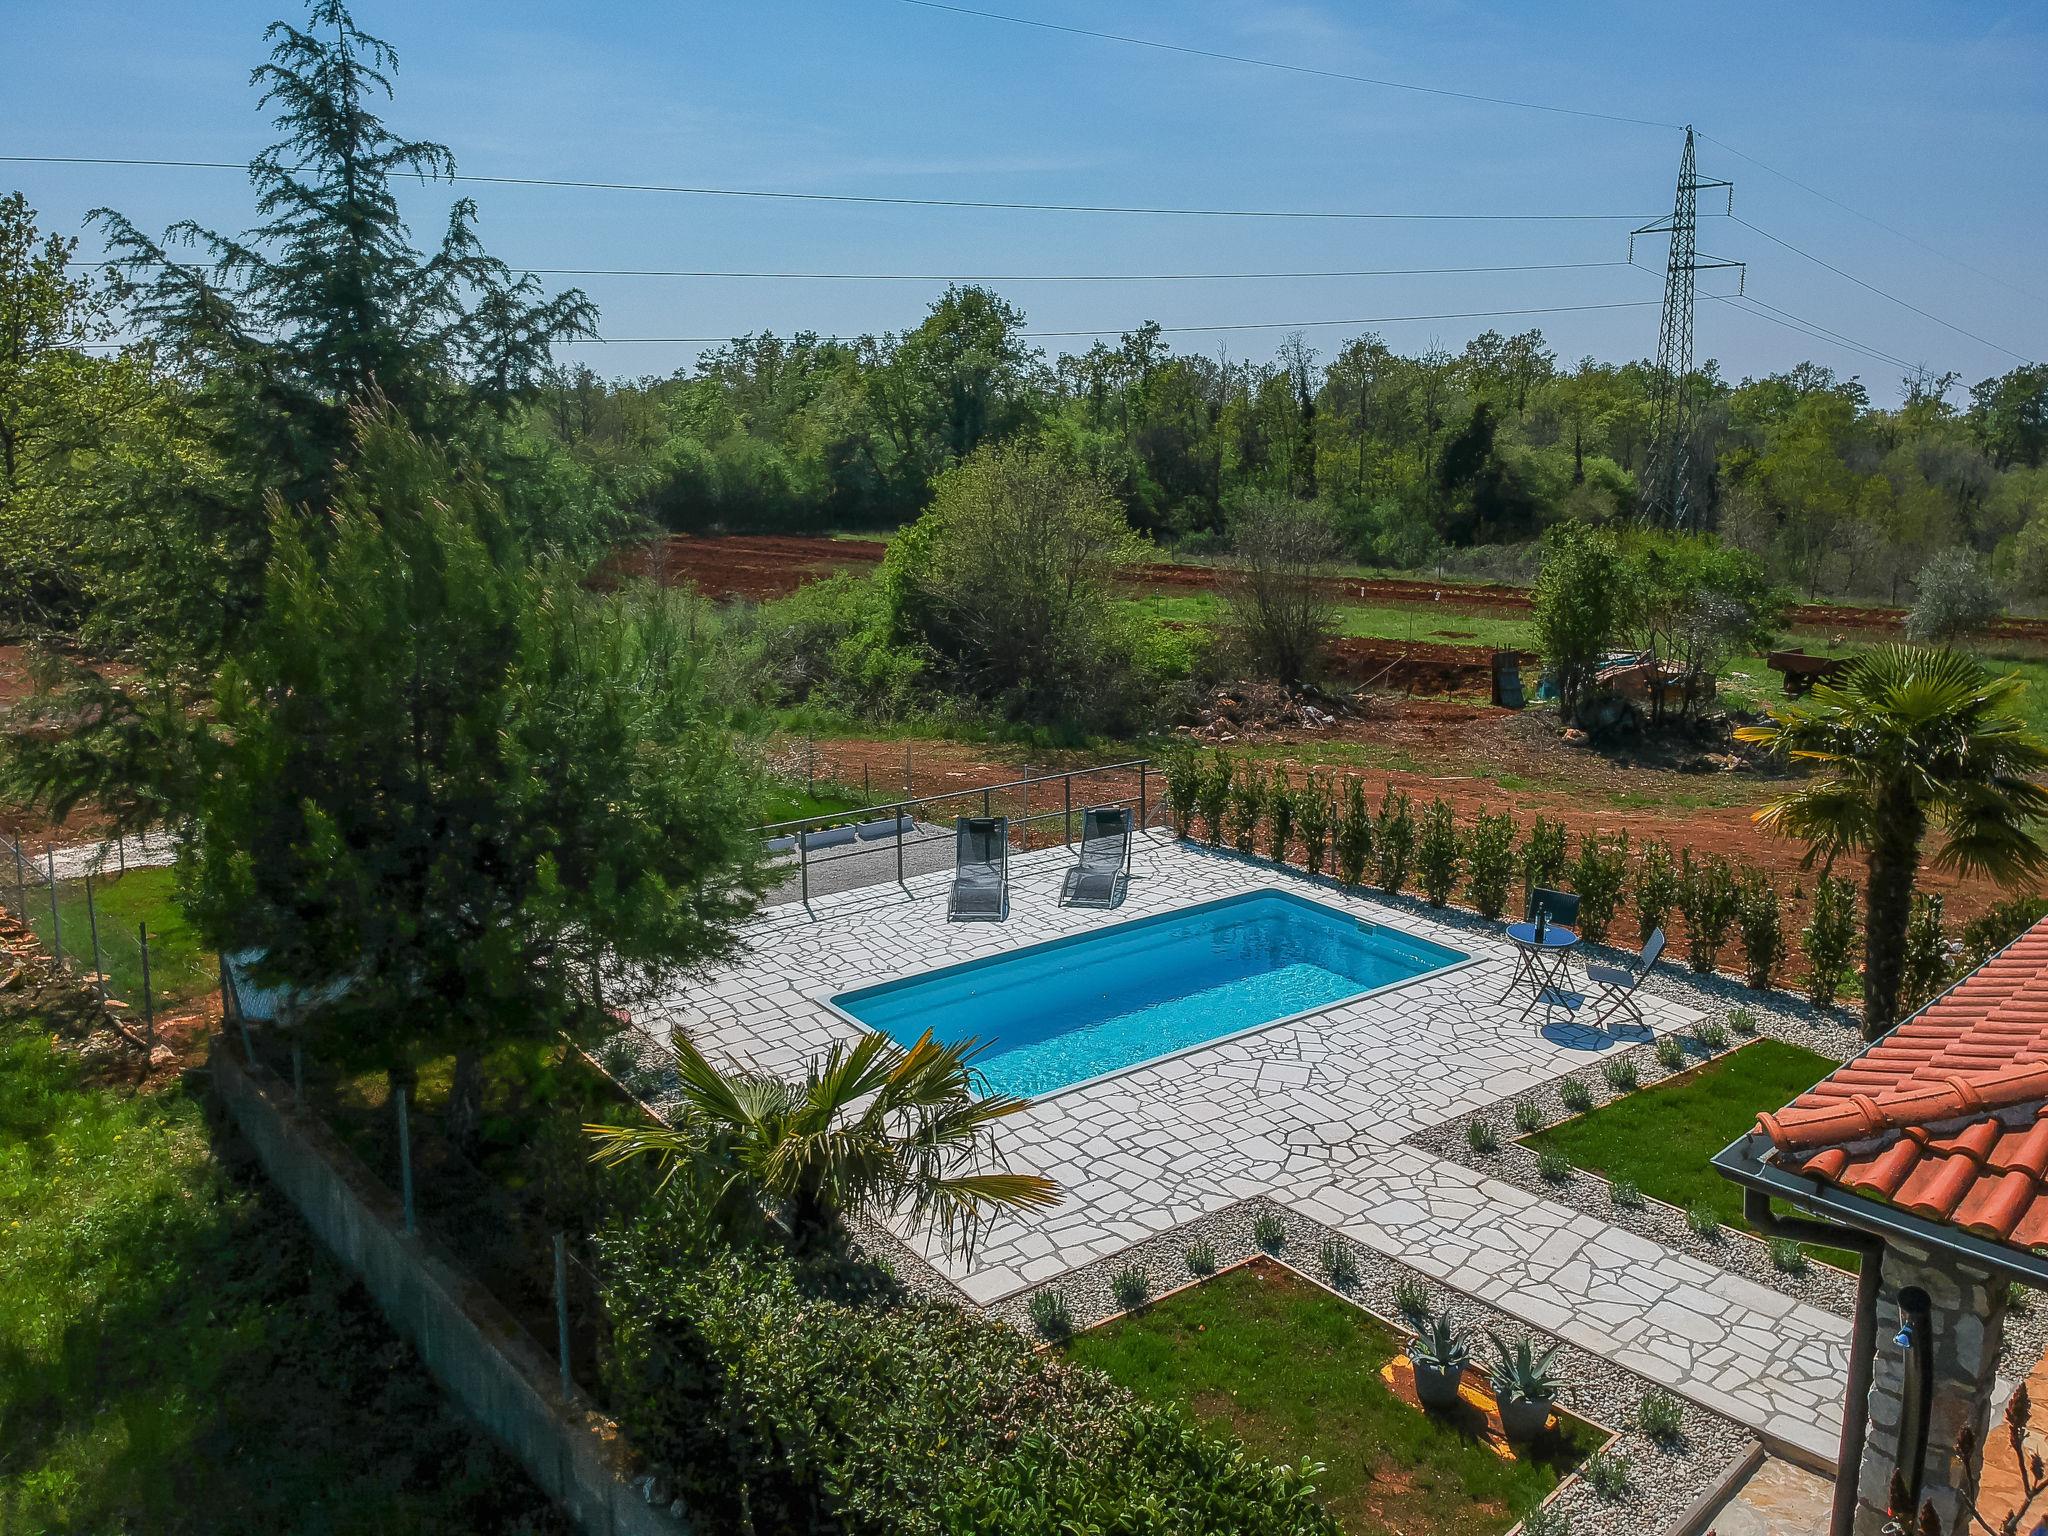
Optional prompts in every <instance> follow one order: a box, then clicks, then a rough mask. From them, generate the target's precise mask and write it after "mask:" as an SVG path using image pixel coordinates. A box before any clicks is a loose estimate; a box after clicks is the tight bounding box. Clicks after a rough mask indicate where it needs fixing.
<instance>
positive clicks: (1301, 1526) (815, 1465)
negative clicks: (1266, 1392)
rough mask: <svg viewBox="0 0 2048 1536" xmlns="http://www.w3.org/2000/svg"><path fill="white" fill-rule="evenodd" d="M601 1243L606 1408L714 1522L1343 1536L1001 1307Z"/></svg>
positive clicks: (768, 1253)
mask: <svg viewBox="0 0 2048 1536" xmlns="http://www.w3.org/2000/svg"><path fill="white" fill-rule="evenodd" d="M691 1225H692V1224H691V1223H690V1222H689V1221H688V1220H687V1219H685V1218H684V1217H682V1216H681V1215H680V1213H679V1212H677V1211H674V1210H672V1211H671V1212H670V1213H669V1215H667V1216H666V1217H661V1218H645V1219H643V1220H641V1221H640V1222H639V1223H638V1224H636V1225H633V1226H629V1227H620V1228H615V1229H613V1230H612V1231H610V1232H608V1233H607V1234H605V1236H604V1237H603V1238H602V1240H601V1249H602V1257H603V1262H604V1270H605V1276H606V1282H605V1291H606V1294H605V1301H606V1310H607V1313H608V1314H609V1316H610V1318H611V1320H612V1326H611V1334H610V1348H609V1350H608V1351H607V1355H608V1358H607V1362H606V1375H607V1385H608V1387H609V1389H610V1395H611V1401H612V1407H613V1411H614V1412H615V1413H616V1414H617V1416H618V1418H619V1422H620V1425H621V1427H622V1428H623V1429H624V1430H625V1432H626V1434H627V1436H628V1437H629V1438H630V1439H631V1440H632V1442H633V1443H634V1444H635V1445H636V1446H637V1447H639V1449H640V1450H641V1451H642V1452H644V1453H645V1454H646V1455H648V1456H649V1457H650V1458H652V1460H653V1461H654V1462H655V1463H656V1464H657V1465H658V1466H660V1467H661V1468H662V1469H663V1470H664V1473H665V1475H666V1476H668V1477H669V1478H670V1479H671V1480H672V1481H674V1482H675V1483H676V1485H677V1488H678V1491H679V1492H680V1494H681V1495H682V1497H683V1499H684V1500H685V1502H686V1504H687V1505H688V1506H689V1507H690V1508H691V1510H692V1511H693V1512H694V1513H695V1516H696V1518H697V1519H698V1521H699V1522H700V1524H701V1525H703V1526H704V1527H705V1528H707V1529H712V1530H717V1529H726V1528H730V1529H743V1528H744V1527H745V1525H746V1524H747V1523H751V1526H752V1528H753V1530H754V1531H756V1532H757V1533H758V1536H782V1533H788V1536H795V1533H797V1532H847V1533H874V1536H899V1533H902V1536H919V1533H925V1536H966V1533H968V1532H974V1533H977V1536H980V1533H1015V1536H1066V1533H1069V1532H1076V1531H1088V1532H1101V1533H1103V1536H1116V1533H1126V1532H1128V1533H1131V1536H1138V1533H1153V1532H1157V1533H1161V1536H1164V1533H1166V1532H1176V1533H1186V1536H1202V1533H1209V1532H1213V1533H1216V1536H1222V1533H1225V1532H1231V1533H1244V1536H1336V1533H1337V1526H1336V1524H1335V1522H1334V1521H1333V1520H1331V1518H1330V1517H1329V1516H1328V1515H1327V1514H1326V1513H1324V1511H1323V1510H1322V1508H1321V1507H1320V1505H1318V1504H1317V1503H1316V1502H1315V1498H1314V1494H1313V1490H1312V1488H1311V1485H1310V1477H1311V1475H1312V1471H1313V1469H1312V1468H1310V1467H1306V1466H1304V1467H1297V1468H1280V1467H1275V1466H1273V1465H1271V1464H1269V1463H1266V1462H1264V1461H1261V1460H1259V1459H1258V1458H1256V1457H1254V1456H1253V1455H1251V1454H1250V1453H1249V1452H1248V1451H1246V1450H1245V1449H1244V1447H1243V1446H1241V1445H1239V1444H1237V1443H1236V1442H1234V1441H1228V1440H1219V1439H1216V1438H1214V1437H1212V1436H1209V1435H1207V1434H1205V1433H1204V1432H1202V1431H1200V1430H1198V1429H1196V1428H1195V1427H1193V1425H1192V1424H1191V1423H1190V1422H1189V1421H1188V1420H1187V1419H1186V1418H1185V1417H1184V1416H1183V1415H1181V1414H1180V1413H1179V1412H1177V1411H1175V1410H1172V1409H1167V1408H1160V1407H1156V1406H1150V1405H1145V1404H1141V1403H1139V1402H1138V1401H1137V1400H1135V1399H1134V1398H1132V1397H1131V1396H1130V1395H1129V1394H1127V1393H1125V1392H1124V1391H1123V1390H1122V1389H1121V1388H1118V1387H1116V1386H1114V1385H1113V1384H1112V1383H1110V1382H1109V1380H1108V1379H1107V1378H1106V1377H1103V1376H1101V1375H1099V1374H1097V1373H1095V1372H1093V1371H1088V1370H1084V1369H1081V1368H1079V1367H1075V1366H1071V1365H1068V1364H1065V1363H1064V1362H1062V1361H1061V1360H1059V1359H1058V1358H1056V1357H1054V1356H1051V1355H1047V1354H1040V1353H1036V1352H1034V1351H1033V1350H1032V1349H1031V1347H1030V1346H1029V1345H1028V1344H1027V1343H1026V1341H1025V1340H1024V1339H1023V1338H1021V1337H1020V1336H1018V1335H1017V1334H1016V1333H1014V1332H1013V1331H1011V1330H1010V1329H1008V1328H1005V1327H1003V1326H1001V1325H1000V1324H997V1323H993V1322H990V1321H987V1320H985V1319H980V1318H976V1317H972V1316H970V1315H968V1314H966V1313H964V1312H962V1311H960V1310H959V1309H956V1308H954V1307H950V1306H946V1305H944V1304H942V1303H938V1302H933V1301H927V1300H923V1299H921V1298H917V1297H914V1296H910V1295H907V1294H905V1293H903V1292H902V1291H900V1290H899V1289H897V1288H896V1287H894V1286H893V1285H891V1284H889V1283H888V1282H887V1280H886V1279H885V1278H884V1277H882V1276H880V1275H879V1274H878V1273H876V1272H874V1271H872V1270H865V1269H863V1268H861V1267H859V1266H857V1265H853V1264H850V1263H848V1262H846V1261H843V1260H822V1261H816V1262H811V1261H803V1260H799V1259H797V1258H795V1257H792V1256H791V1255H790V1254H789V1253H788V1252H787V1251H785V1250H784V1249H782V1248H781V1247H779V1246H777V1245H775V1244H773V1243H772V1242H767V1241H763V1242H754V1243H745V1242H743V1243H737V1244H725V1243H720V1242H706V1241H699V1240H696V1239H693V1238H692V1237H691V1236H690V1235H689V1234H690V1230H691Z"/></svg>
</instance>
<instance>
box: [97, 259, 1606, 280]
mask: <svg viewBox="0 0 2048 1536" xmlns="http://www.w3.org/2000/svg"><path fill="white" fill-rule="evenodd" d="M145 264H146V263H145ZM70 265H72V266H75V267H121V266H128V265H130V263H127V262H121V261H76V262H72V263H70ZM508 265H510V266H511V267H513V269H514V270H516V271H520V272H530V273H532V274H533V275H534V276H536V277H690V278H769V279H778V280H789V281H798V282H858V283H1206V282H1235V281H1266V280H1278V279H1294V278H1334V277H1447V276H1454V275H1458V274H1463V273H1481V272H1585V271H1592V270H1594V269H1596V268H1600V267H1625V266H1628V265H1629V263H1628V262H1626V261H1544V262H1529V263H1523V264H1519V265H1505V266H1477V267H1354V268H1346V269H1340V270H1332V271H1307V272H996V273H964V272H742V271H730V270H712V269H708V268H706V269H699V268H687V267H527V266H521V265H520V264H519V263H517V262H511V263H508Z"/></svg>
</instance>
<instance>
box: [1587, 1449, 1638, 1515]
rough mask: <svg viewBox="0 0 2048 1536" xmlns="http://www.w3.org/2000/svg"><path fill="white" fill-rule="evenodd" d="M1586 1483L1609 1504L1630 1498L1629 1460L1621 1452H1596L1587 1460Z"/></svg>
mask: <svg viewBox="0 0 2048 1536" xmlns="http://www.w3.org/2000/svg"><path fill="white" fill-rule="evenodd" d="M1585 1475H1586V1481H1587V1482H1588V1483H1590V1484H1592V1486H1593V1491H1594V1492H1595V1493H1597V1494H1598V1495H1599V1496H1600V1497H1601V1498H1603V1499H1605V1500H1606V1501H1607V1502H1608V1503H1610V1504H1611V1503H1613V1502H1614V1501H1615V1500H1617V1499H1625V1498H1627V1497H1628V1490H1629V1469H1628V1458H1627V1457H1626V1456H1624V1455H1622V1454H1621V1453H1620V1452H1619V1451H1595V1452H1594V1453H1593V1454H1592V1455H1590V1456H1588V1457H1587V1458H1586V1465H1585Z"/></svg>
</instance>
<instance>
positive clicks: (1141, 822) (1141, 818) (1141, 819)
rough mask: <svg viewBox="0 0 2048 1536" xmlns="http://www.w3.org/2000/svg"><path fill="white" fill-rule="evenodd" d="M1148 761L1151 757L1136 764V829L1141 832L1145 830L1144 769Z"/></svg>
mask: <svg viewBox="0 0 2048 1536" xmlns="http://www.w3.org/2000/svg"><path fill="white" fill-rule="evenodd" d="M1150 762H1151V759H1150V758H1146V759H1145V760H1144V761H1142V762H1140V763H1139V764H1138V830H1139V831H1141V832H1142V831H1144V830H1145V769H1146V767H1147V766H1148V765H1149V764H1150Z"/></svg>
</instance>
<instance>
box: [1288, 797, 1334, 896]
mask: <svg viewBox="0 0 2048 1536" xmlns="http://www.w3.org/2000/svg"><path fill="white" fill-rule="evenodd" d="M1330 810H1331V807H1330V786H1329V784H1328V783H1327V782H1326V781H1324V780H1321V779H1318V778H1317V777H1316V776H1315V775H1314V774H1313V773H1311V774H1310V775H1309V776H1308V780H1307V782H1306V783H1304V784H1303V785H1302V786H1301V788H1300V789H1297V790H1296V791H1295V792H1294V829H1295V832H1296V833H1297V834H1298V835H1299V836H1300V838H1301V867H1302V868H1303V869H1306V870H1307V871H1308V872H1309V873H1310V874H1312V875H1319V874H1321V873H1322V872H1323V862H1324V860H1325V858H1326V857H1327V855H1328V851H1329V846H1330V822H1331V820H1332V817H1331V814H1330Z"/></svg>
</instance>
